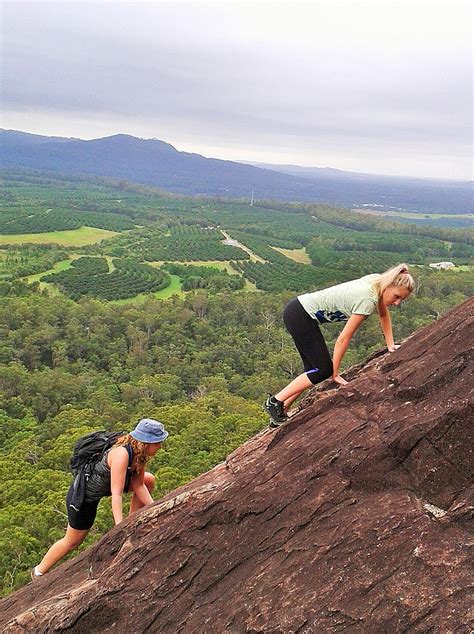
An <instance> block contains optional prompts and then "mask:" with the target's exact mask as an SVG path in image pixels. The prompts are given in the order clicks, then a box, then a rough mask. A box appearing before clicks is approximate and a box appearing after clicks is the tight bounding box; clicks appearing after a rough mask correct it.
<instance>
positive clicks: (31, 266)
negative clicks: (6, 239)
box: [0, 244, 68, 280]
mask: <svg viewBox="0 0 474 634" xmlns="http://www.w3.org/2000/svg"><path fill="white" fill-rule="evenodd" d="M67 258H68V254H67V251H65V250H64V249H62V248H60V247H58V246H56V245H45V244H31V245H28V244H23V245H21V248H19V247H18V246H17V245H2V246H1V247H0V277H2V278H3V279H4V280H10V279H15V278H18V277H25V276H27V275H33V274H34V273H41V271H47V270H48V269H51V268H52V267H53V266H54V265H55V264H56V262H60V261H61V260H66V259H67Z"/></svg>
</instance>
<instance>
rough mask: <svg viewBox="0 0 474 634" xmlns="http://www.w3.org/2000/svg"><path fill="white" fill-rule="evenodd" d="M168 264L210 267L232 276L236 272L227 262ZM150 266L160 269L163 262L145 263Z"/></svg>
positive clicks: (207, 261) (209, 261) (174, 262)
mask: <svg viewBox="0 0 474 634" xmlns="http://www.w3.org/2000/svg"><path fill="white" fill-rule="evenodd" d="M168 261H169V262H170V264H190V265H191V266H210V267H212V268H214V269H219V271H227V272H228V273H231V274H232V275H237V271H235V270H234V269H233V268H232V267H231V265H230V261H229V260H196V261H195V262H194V261H193V262H185V261H184V260H172V261H170V260H168ZM147 264H149V265H150V266H154V267H160V266H162V264H164V261H163V260H156V261H155V262H147Z"/></svg>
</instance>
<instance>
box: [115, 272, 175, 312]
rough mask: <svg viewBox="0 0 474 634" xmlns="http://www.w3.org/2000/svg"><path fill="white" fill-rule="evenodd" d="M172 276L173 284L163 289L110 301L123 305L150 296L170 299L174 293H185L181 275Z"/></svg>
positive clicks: (140, 300)
mask: <svg viewBox="0 0 474 634" xmlns="http://www.w3.org/2000/svg"><path fill="white" fill-rule="evenodd" d="M170 277H171V284H170V285H169V286H167V287H166V288H163V289H162V290H161V291H156V293H140V295H135V297H127V298H125V299H117V300H114V301H111V302H109V303H110V304H116V305H117V306H121V305H123V304H130V303H131V302H144V301H145V300H146V299H150V297H153V298H155V299H168V297H171V296H172V295H184V291H182V290H181V282H180V281H179V277H178V276H177V275H171V276H170Z"/></svg>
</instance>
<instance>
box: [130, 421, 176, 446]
mask: <svg viewBox="0 0 474 634" xmlns="http://www.w3.org/2000/svg"><path fill="white" fill-rule="evenodd" d="M130 436H131V437H132V438H135V440H138V441H140V442H148V443H151V442H163V440H166V439H167V438H168V432H167V431H166V429H165V426H164V425H163V423H160V422H159V421H157V420H153V418H142V420H141V421H140V422H139V423H138V425H137V426H136V427H135V429H134V430H133V431H131V432H130Z"/></svg>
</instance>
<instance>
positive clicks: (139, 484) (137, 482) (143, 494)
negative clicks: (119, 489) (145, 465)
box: [131, 469, 154, 506]
mask: <svg viewBox="0 0 474 634" xmlns="http://www.w3.org/2000/svg"><path fill="white" fill-rule="evenodd" d="M131 485H132V490H133V492H134V493H135V495H136V496H137V498H138V499H139V500H140V502H141V503H142V504H144V505H145V506H147V505H148V504H152V503H153V501H154V500H153V498H152V497H151V494H150V491H149V490H148V489H147V487H146V486H145V469H140V471H139V472H138V473H137V474H136V475H134V476H133V477H132V482H131Z"/></svg>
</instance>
